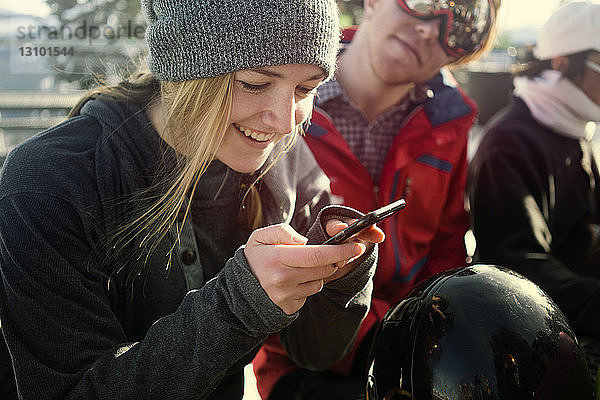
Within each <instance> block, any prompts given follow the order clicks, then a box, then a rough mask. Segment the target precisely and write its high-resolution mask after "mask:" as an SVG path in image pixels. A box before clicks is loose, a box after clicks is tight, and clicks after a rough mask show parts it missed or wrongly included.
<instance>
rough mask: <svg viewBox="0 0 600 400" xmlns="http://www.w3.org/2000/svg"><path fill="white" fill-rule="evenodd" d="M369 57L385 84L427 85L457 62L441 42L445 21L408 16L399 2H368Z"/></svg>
mask: <svg viewBox="0 0 600 400" xmlns="http://www.w3.org/2000/svg"><path fill="white" fill-rule="evenodd" d="M365 21H366V29H367V30H368V38H367V41H368V49H367V50H368V57H369V62H370V64H371V68H372V70H373V72H374V74H375V75H376V76H377V77H378V78H379V79H380V80H381V81H383V82H384V83H386V84H390V85H394V84H405V83H410V82H414V83H423V82H425V81H427V80H429V79H431V78H432V77H433V76H434V75H435V74H436V73H437V72H438V71H439V69H440V68H441V67H443V66H445V65H447V64H449V63H451V62H452V61H454V59H453V58H452V57H450V56H448V55H447V54H446V53H445V52H444V49H443V48H442V45H441V44H440V42H439V36H440V29H441V28H440V24H441V22H442V20H441V19H440V18H435V19H431V20H421V19H418V18H415V17H413V16H411V15H409V14H408V13H406V12H405V11H404V10H402V8H400V6H398V4H397V2H396V0H366V1H365Z"/></svg>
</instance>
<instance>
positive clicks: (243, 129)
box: [216, 64, 325, 173]
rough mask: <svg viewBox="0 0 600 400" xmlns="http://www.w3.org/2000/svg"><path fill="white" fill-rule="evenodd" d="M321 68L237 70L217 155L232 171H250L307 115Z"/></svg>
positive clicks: (296, 65) (264, 159)
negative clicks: (227, 121) (228, 121)
mask: <svg viewBox="0 0 600 400" xmlns="http://www.w3.org/2000/svg"><path fill="white" fill-rule="evenodd" d="M324 78H325V73H324V71H323V70H322V69H321V68H319V67H317V66H315V65H309V64H287V65H277V66H268V67H262V68H256V69H247V70H241V71H237V72H236V73H235V77H234V88H233V104H232V110H231V119H230V125H229V127H228V128H227V132H226V134H225V137H224V138H223V142H222V143H221V145H220V146H219V149H218V150H217V153H216V158H217V159H219V160H220V161H221V162H223V163H225V164H227V165H228V166H229V167H230V168H232V169H233V170H235V171H238V172H242V173H251V172H254V171H256V170H258V169H259V168H260V167H261V166H262V165H263V164H264V163H265V161H266V160H267V157H268V156H269V154H270V153H271V151H272V150H273V148H274V147H275V144H276V143H277V142H279V141H280V140H281V139H283V138H284V137H285V136H287V135H289V134H291V133H293V132H294V130H295V127H296V125H298V124H300V123H302V122H304V121H305V120H306V119H308V118H309V116H310V114H311V111H312V107H313V98H314V94H315V93H316V90H315V89H316V88H317V86H318V85H319V84H320V83H321V82H322V81H323V79H324Z"/></svg>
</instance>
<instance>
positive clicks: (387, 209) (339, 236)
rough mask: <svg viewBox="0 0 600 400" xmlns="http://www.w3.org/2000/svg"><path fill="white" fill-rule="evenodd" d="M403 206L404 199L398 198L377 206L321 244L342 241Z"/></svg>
mask: <svg viewBox="0 0 600 400" xmlns="http://www.w3.org/2000/svg"><path fill="white" fill-rule="evenodd" d="M404 207H406V201H404V199H400V200H396V201H395V202H393V203H390V204H388V205H387V206H383V207H381V208H378V209H377V210H375V211H371V212H370V213H368V214H365V215H363V216H362V217H361V218H360V219H359V220H358V221H356V222H354V223H352V224H351V225H350V226H348V227H347V228H345V229H343V230H341V231H339V232H338V233H336V234H335V235H334V236H332V237H330V238H329V239H327V240H326V241H325V242H323V244H340V243H343V242H345V241H346V240H348V239H350V238H351V237H352V236H354V235H356V234H357V233H359V232H360V231H362V230H363V229H365V228H368V227H369V226H371V225H373V224H376V223H378V222H380V221H381V220H383V219H384V218H387V217H389V216H392V215H394V214H395V213H397V212H398V211H400V210H402V209H403V208H404Z"/></svg>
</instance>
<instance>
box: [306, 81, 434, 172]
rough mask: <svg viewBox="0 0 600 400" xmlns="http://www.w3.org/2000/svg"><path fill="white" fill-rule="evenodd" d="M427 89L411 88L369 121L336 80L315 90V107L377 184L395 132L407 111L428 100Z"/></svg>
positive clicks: (424, 87) (428, 92)
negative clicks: (316, 94) (327, 115)
mask: <svg viewBox="0 0 600 400" xmlns="http://www.w3.org/2000/svg"><path fill="white" fill-rule="evenodd" d="M429 94H430V91H429V88H428V87H427V86H424V85H420V86H412V87H411V88H410V90H409V91H408V94H407V95H406V96H405V97H404V98H403V99H402V100H401V101H399V102H398V103H397V104H395V105H394V106H392V107H390V108H389V109H388V110H386V111H385V112H384V113H382V114H381V115H379V116H378V117H377V118H376V119H375V120H373V121H369V120H368V118H367V116H366V115H365V113H364V112H362V111H361V110H359V109H358V108H357V107H356V106H355V105H354V103H353V102H352V100H350V99H349V98H348V96H347V95H346V94H345V93H344V90H343V89H342V87H341V86H340V84H339V82H338V81H337V80H336V79H332V80H330V81H328V82H325V83H324V84H323V85H321V86H320V87H319V89H318V97H317V101H316V104H317V105H318V106H319V107H320V108H322V109H323V110H325V111H326V112H327V114H329V116H330V117H331V118H332V119H333V123H334V124H335V127H336V128H337V129H338V131H339V132H340V133H341V134H342V137H343V138H344V140H346V142H347V143H348V146H349V147H350V150H352V153H354V155H355V156H356V157H357V158H358V160H359V161H360V162H361V163H362V165H364V166H365V168H366V169H367V170H368V171H369V173H370V174H371V177H372V178H373V182H375V183H377V182H378V181H379V176H380V175H381V169H382V168H383V163H384V161H385V158H386V156H387V153H388V150H389V148H390V147H391V145H392V142H393V140H394V137H395V136H396V134H397V133H398V129H399V127H400V125H401V124H402V122H403V121H404V119H405V118H406V117H407V115H408V114H409V112H410V111H411V110H412V109H413V108H414V107H415V106H417V105H418V104H421V103H422V102H423V101H425V99H427V98H428V97H429Z"/></svg>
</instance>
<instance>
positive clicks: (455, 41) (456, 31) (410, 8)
mask: <svg viewBox="0 0 600 400" xmlns="http://www.w3.org/2000/svg"><path fill="white" fill-rule="evenodd" d="M397 2H398V5H399V6H400V7H402V9H403V10H404V11H406V12H407V13H409V14H410V15H412V16H414V17H417V18H419V19H426V20H428V19H433V18H441V19H442V24H441V29H440V38H439V40H440V43H441V44H442V47H443V48H444V51H445V52H446V53H447V54H448V55H450V56H453V57H454V56H463V55H467V54H470V53H473V52H474V51H476V50H477V49H478V48H479V47H481V44H482V43H483V42H484V40H485V39H486V38H487V36H488V34H489V31H490V26H491V23H492V15H491V10H490V4H489V0H471V1H468V0H462V1H461V0H456V1H452V0H397Z"/></svg>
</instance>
